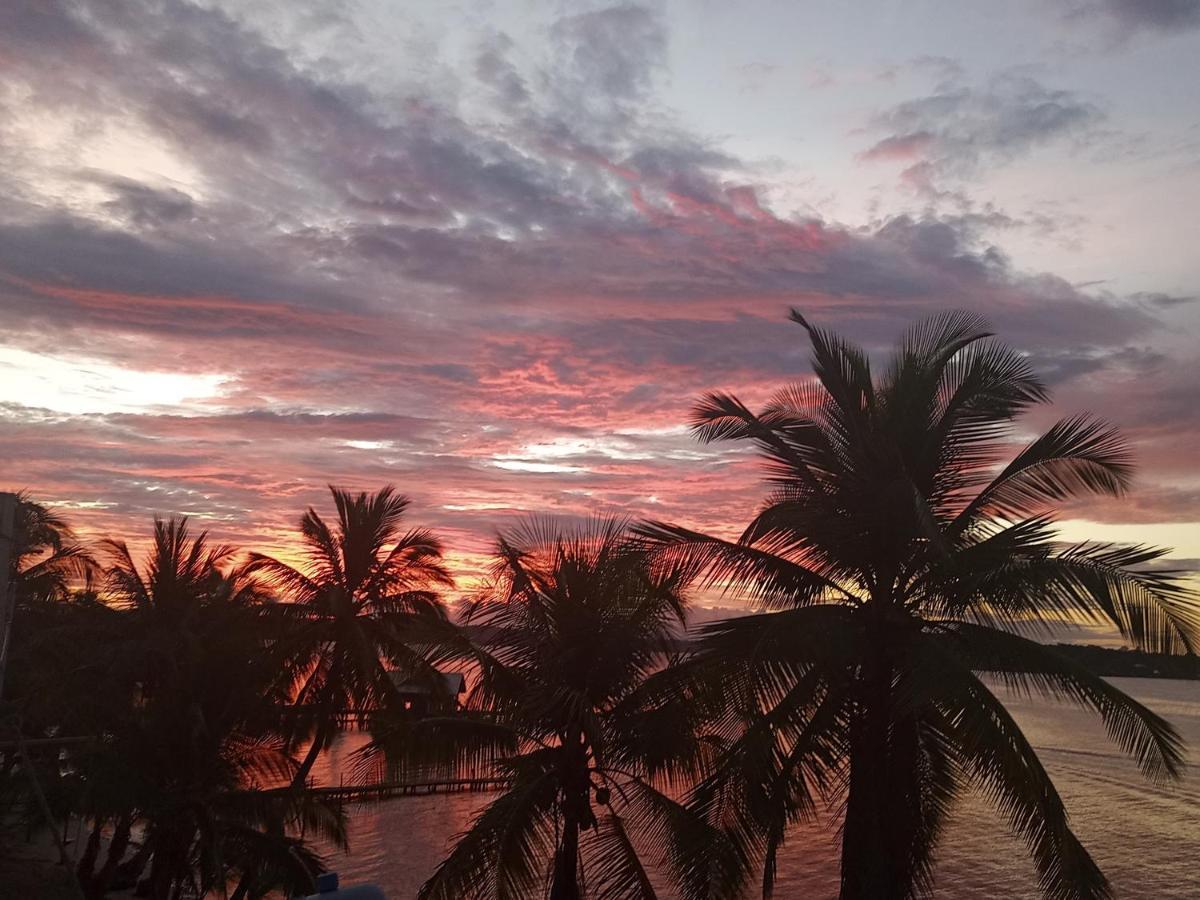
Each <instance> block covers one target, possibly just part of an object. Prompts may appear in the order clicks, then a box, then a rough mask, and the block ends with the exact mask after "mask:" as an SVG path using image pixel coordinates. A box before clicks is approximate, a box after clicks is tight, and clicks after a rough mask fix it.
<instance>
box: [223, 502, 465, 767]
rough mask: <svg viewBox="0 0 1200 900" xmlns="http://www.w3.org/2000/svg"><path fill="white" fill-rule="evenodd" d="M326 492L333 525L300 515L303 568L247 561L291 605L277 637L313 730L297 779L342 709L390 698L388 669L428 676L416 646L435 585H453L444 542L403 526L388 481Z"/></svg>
mask: <svg viewBox="0 0 1200 900" xmlns="http://www.w3.org/2000/svg"><path fill="white" fill-rule="evenodd" d="M330 493H331V494H332V495H333V501H334V505H335V507H336V508H337V516H338V518H337V523H336V525H335V526H334V527H333V528H331V527H330V526H329V525H328V524H326V523H325V521H324V520H323V519H322V518H321V517H320V515H318V514H317V512H316V510H314V509H312V508H309V510H308V511H307V512H306V513H305V514H304V516H303V517H302V518H301V520H300V532H301V535H302V537H303V539H304V545H305V566H304V567H303V569H297V568H294V567H292V566H290V565H288V564H287V563H284V562H281V561H279V560H276V559H273V558H272V557H269V556H264V555H262V554H257V553H255V554H251V556H250V560H249V562H248V564H247V566H246V571H247V572H248V573H250V574H255V575H260V576H262V577H264V578H265V579H266V582H267V583H268V584H269V585H270V586H271V587H273V588H274V589H275V590H276V591H278V592H279V593H280V594H281V595H282V596H283V597H284V598H285V599H287V600H289V601H291V602H290V603H286V604H281V605H280V608H279V612H280V613H281V615H283V616H285V617H287V618H288V619H289V623H288V625H287V627H286V630H285V631H284V637H283V638H282V641H283V643H284V644H285V646H286V647H287V648H288V655H289V657H290V658H291V660H292V668H291V670H290V671H291V673H292V675H293V676H294V679H295V703H296V706H297V707H298V708H300V709H303V710H309V711H311V716H310V719H311V721H310V726H311V733H312V735H313V736H312V743H311V744H310V746H309V751H308V753H307V755H306V756H305V759H304V761H303V762H302V764H301V766H300V769H299V770H298V771H297V773H296V783H297V784H302V783H303V782H304V779H305V778H306V777H307V775H308V773H309V771H310V769H311V767H312V765H313V763H314V762H315V761H316V757H317V755H318V754H319V753H320V751H321V750H322V749H324V747H325V746H326V745H327V744H328V741H329V740H330V738H331V737H332V736H333V734H334V733H335V731H336V725H337V721H338V716H339V715H340V714H342V713H344V712H346V711H348V710H355V709H370V708H376V707H379V706H382V705H385V704H388V703H390V702H392V701H393V700H394V699H396V688H395V684H394V682H393V681H392V678H391V676H390V675H389V672H388V666H389V665H391V666H395V667H398V668H400V669H401V670H403V671H406V672H407V673H408V674H410V675H421V674H429V666H428V664H427V662H426V660H425V659H424V657H423V656H422V655H421V652H420V649H419V648H418V647H415V646H414V645H413V643H414V642H419V641H420V640H422V639H425V640H428V639H430V638H431V637H432V636H434V635H435V634H436V630H437V626H438V625H439V624H441V623H444V619H445V616H444V612H443V610H442V605H441V602H440V600H439V598H438V595H437V590H438V589H439V588H442V587H445V586H448V585H450V584H451V583H452V581H451V578H450V574H449V572H448V571H447V570H446V568H445V567H444V566H443V565H442V562H441V558H442V546H441V542H440V541H438V539H437V538H436V537H434V535H433V534H432V533H431V532H429V531H427V530H426V529H423V528H413V529H407V530H406V529H405V528H404V527H403V521H404V516H405V512H406V511H407V509H408V506H409V502H410V501H409V499H408V498H407V497H405V496H402V495H400V494H397V493H396V492H395V490H394V489H393V488H392V487H390V486H389V487H385V488H383V489H381V490H379V491H377V492H376V493H374V494H366V493H360V494H351V493H348V492H346V491H343V490H340V489H338V488H334V487H330Z"/></svg>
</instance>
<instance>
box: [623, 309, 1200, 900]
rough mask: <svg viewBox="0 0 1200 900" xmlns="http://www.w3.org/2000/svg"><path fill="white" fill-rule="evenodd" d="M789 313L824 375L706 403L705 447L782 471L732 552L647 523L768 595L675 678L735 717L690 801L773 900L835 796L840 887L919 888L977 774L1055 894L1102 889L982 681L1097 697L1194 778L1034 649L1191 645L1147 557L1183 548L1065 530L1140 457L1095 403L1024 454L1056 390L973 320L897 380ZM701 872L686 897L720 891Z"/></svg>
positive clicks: (702, 407)
mask: <svg viewBox="0 0 1200 900" xmlns="http://www.w3.org/2000/svg"><path fill="white" fill-rule="evenodd" d="M792 319H793V320H794V321H795V322H796V323H798V324H799V325H800V326H802V327H803V328H804V329H805V330H806V331H807V332H808V336H809V339H810V341H811V344H812V352H813V365H814V369H815V374H816V378H815V379H814V380H811V381H804V382H800V383H797V384H795V385H793V386H790V387H787V388H785V389H783V390H781V391H780V392H779V393H778V394H776V395H775V396H774V398H772V399H771V401H770V402H769V403H768V404H767V406H766V407H765V409H764V410H763V411H762V412H761V413H758V414H756V413H753V412H751V411H750V409H748V408H747V407H746V406H745V405H744V404H742V403H741V402H740V401H739V400H737V398H735V397H733V396H729V395H727V394H720V393H714V394H709V395H707V396H706V397H704V398H703V400H702V401H701V402H700V403H699V405H698V406H697V407H696V410H695V415H694V423H693V428H694V431H695V433H696V435H697V436H698V437H699V438H700V439H701V440H702V441H706V442H707V441H717V440H737V441H748V442H750V443H751V444H753V445H754V446H755V447H757V449H758V451H759V452H760V453H761V454H762V456H763V457H764V459H765V461H766V466H767V473H768V477H769V481H770V483H771V485H772V492H771V493H770V495H769V497H768V498H767V500H766V503H765V504H764V505H763V507H762V509H761V510H760V511H759V512H758V514H757V515H756V516H755V517H754V519H753V521H752V522H751V523H750V525H749V526H748V527H747V528H746V530H745V532H744V533H743V534H742V536H741V538H740V539H738V540H735V541H727V540H721V539H718V538H715V537H711V536H706V535H704V534H700V533H696V532H693V531H690V530H688V529H685V528H682V527H677V526H674V525H667V524H660V523H655V524H649V525H647V526H644V527H643V529H642V531H643V533H644V535H645V536H646V537H647V538H648V539H649V540H650V542H651V543H652V545H654V546H656V547H657V548H658V549H659V551H660V552H661V553H662V554H663V558H665V559H667V560H669V561H671V562H673V563H674V564H677V565H680V566H682V567H684V568H685V569H687V570H689V571H694V572H701V571H703V572H706V573H707V575H706V578H707V580H708V582H709V583H711V584H721V585H725V586H727V587H728V586H737V587H738V588H743V589H749V590H750V591H751V592H753V594H754V595H755V596H756V597H757V599H758V600H759V601H760V602H761V604H762V606H763V607H765V609H766V611H765V612H763V613H761V614H758V615H754V616H749V617H747V618H743V619H735V620H730V621H725V622H719V623H716V624H713V625H711V626H709V627H708V628H707V629H705V631H704V634H703V640H702V642H701V645H700V648H699V650H698V652H697V653H696V655H695V657H694V658H693V659H692V660H690V661H689V662H688V663H686V664H685V665H684V666H682V667H681V668H680V669H679V670H678V679H679V684H680V685H681V687H680V688H679V690H680V691H682V692H684V693H686V694H688V695H689V696H693V697H695V698H699V699H702V700H703V701H704V702H706V703H708V704H709V706H710V707H711V708H712V709H713V710H714V713H713V715H714V717H716V716H717V711H720V712H721V713H722V714H723V715H724V716H725V717H724V718H720V719H717V720H718V721H720V722H721V723H723V725H724V726H725V727H726V736H727V738H728V740H729V741H730V745H729V747H728V749H727V752H726V753H725V754H724V757H723V759H722V760H721V762H720V763H719V766H718V768H717V770H716V772H715V773H714V774H713V775H711V776H710V777H708V778H706V779H705V780H704V781H702V782H701V783H700V784H699V785H698V786H697V788H696V789H695V791H694V793H693V796H692V800H691V802H692V806H693V808H694V809H696V810H697V811H699V812H701V813H703V814H704V815H706V816H708V817H709V819H710V820H711V821H713V822H714V823H718V824H720V825H721V827H722V828H723V830H724V831H725V832H726V833H727V834H728V835H729V837H730V838H731V840H733V841H734V842H735V843H736V844H737V845H738V846H739V847H740V848H742V851H743V859H744V860H745V861H746V862H747V866H748V865H749V861H750V860H759V861H760V862H761V864H762V865H763V868H764V875H763V889H764V892H766V893H769V892H770V890H771V887H772V884H773V879H774V872H775V861H776V857H777V855H778V853H779V850H780V847H781V846H782V844H783V842H784V838H785V835H786V831H787V828H788V826H789V825H790V824H791V823H793V822H795V821H797V820H799V819H802V818H805V817H808V816H811V815H813V814H814V812H815V810H816V809H817V807H818V804H819V802H820V801H822V800H824V801H837V800H838V799H839V798H840V799H841V800H842V801H844V813H845V820H844V831H843V836H842V867H841V896H842V897H843V898H845V900H867V898H870V900H879V898H907V897H911V896H913V895H915V894H918V893H921V892H922V890H923V889H925V888H927V887H928V886H929V885H930V884H931V881H932V877H933V859H934V856H933V854H934V850H935V848H936V847H937V843H938V839H939V837H940V835H941V832H942V828H943V825H944V823H945V820H946V815H947V812H948V811H949V810H950V808H951V807H952V805H953V803H954V801H955V800H956V799H957V798H958V797H959V795H960V794H961V793H962V792H963V790H964V789H966V788H967V787H968V786H972V787H976V788H978V789H980V790H981V791H982V792H983V794H984V795H985V796H987V797H988V798H989V799H990V800H991V801H993V802H994V803H995V805H996V807H997V808H998V810H999V811H1000V813H1001V814H1002V815H1003V816H1004V817H1005V818H1007V820H1008V822H1009V823H1010V825H1011V826H1012V827H1013V828H1014V829H1015V830H1016V831H1017V832H1018V833H1020V835H1022V836H1023V838H1024V839H1025V841H1026V843H1027V844H1028V846H1029V849H1030V852H1031V853H1032V855H1033V858H1034V861H1035V863H1036V866H1037V871H1038V873H1039V876H1040V881H1041V887H1042V889H1043V891H1044V892H1045V894H1046V896H1048V897H1059V898H1092V897H1104V896H1107V895H1108V885H1107V882H1106V880H1105V878H1104V876H1103V874H1102V873H1101V872H1100V870H1099V869H1098V868H1097V866H1096V864H1095V863H1094V862H1093V861H1092V859H1091V857H1090V856H1089V855H1088V853H1087V852H1086V850H1085V849H1084V847H1083V846H1082V845H1081V844H1080V842H1079V840H1078V839H1077V838H1076V836H1075V834H1074V833H1073V832H1072V830H1071V828H1070V826H1069V824H1068V820H1067V814H1066V811H1065V809H1064V808H1063V803H1062V801H1061V800H1060V798H1059V795H1058V793H1057V792H1056V790H1055V788H1054V785H1053V784H1052V783H1051V781H1050V779H1049V778H1048V777H1047V774H1046V771H1045V770H1044V768H1043V767H1042V764H1041V762H1040V761H1039V760H1038V757H1037V756H1036V754H1035V753H1034V751H1033V749H1032V748H1031V747H1030V745H1029V743H1028V742H1027V740H1026V739H1025V737H1024V736H1023V735H1022V733H1021V731H1020V729H1019V728H1018V727H1017V725H1016V724H1015V723H1014V721H1013V719H1012V717H1011V716H1010V715H1009V713H1008V712H1007V711H1006V710H1005V708H1004V706H1003V704H1002V703H1001V702H1000V701H999V700H998V699H997V698H996V696H995V695H994V694H993V692H992V691H991V690H990V689H989V687H988V685H987V683H985V681H983V680H981V678H980V677H979V675H978V674H977V673H979V672H986V673H990V674H991V675H993V676H995V677H996V678H998V679H999V680H1001V681H1002V682H1004V683H1006V684H1008V685H1010V686H1013V687H1015V688H1018V689H1021V690H1025V691H1031V690H1032V691H1038V692H1041V693H1043V694H1045V695H1048V696H1050V697H1054V698H1059V699H1063V700H1068V701H1071V702H1074V703H1078V704H1081V705H1083V706H1085V707H1088V708H1090V709H1092V710H1094V711H1095V712H1096V713H1097V714H1098V715H1099V716H1100V718H1101V719H1102V720H1103V722H1104V725H1105V726H1106V728H1107V730H1108V734H1109V735H1110V736H1111V738H1112V739H1113V740H1114V741H1115V742H1116V743H1117V744H1119V745H1120V746H1121V747H1122V748H1123V749H1124V750H1126V751H1128V752H1129V753H1131V754H1132V755H1133V756H1134V757H1135V758H1136V759H1137V760H1138V762H1139V763H1140V764H1141V767H1142V769H1143V771H1144V772H1145V774H1146V775H1148V776H1150V777H1151V778H1164V777H1170V776H1174V775H1176V774H1177V773H1178V771H1179V769H1180V765H1181V744H1180V740H1179V738H1178V736H1177V735H1176V733H1175V731H1174V730H1173V729H1172V728H1171V726H1170V725H1168V724H1167V723H1166V722H1165V721H1164V720H1163V719H1161V718H1159V717H1158V716H1157V715H1155V714H1153V713H1152V712H1150V711H1149V710H1147V709H1146V708H1144V707H1143V706H1141V705H1140V704H1138V703H1137V702H1136V701H1134V700H1133V699H1131V698H1130V697H1128V696H1126V695H1125V694H1123V693H1122V692H1121V691H1119V690H1117V689H1116V688H1114V687H1113V686H1111V685H1110V684H1108V683H1107V682H1105V681H1103V680H1102V679H1100V678H1098V677H1096V676H1094V675H1092V674H1091V673H1090V672H1089V671H1087V670H1085V669H1084V668H1083V667H1081V666H1079V665H1078V664H1076V663H1074V662H1072V661H1071V660H1069V659H1067V658H1066V657H1064V656H1062V655H1061V654H1059V653H1057V652H1055V651H1054V650H1053V649H1051V648H1050V647H1047V646H1044V645H1042V644H1040V643H1037V642H1036V641H1035V640H1033V639H1031V638H1032V637H1034V636H1036V635H1037V633H1038V631H1039V629H1041V628H1044V627H1045V626H1046V625H1047V624H1048V623H1053V622H1059V621H1064V620H1073V621H1079V620H1083V621H1089V622H1108V623H1112V624H1113V625H1115V626H1116V627H1117V628H1118V629H1119V630H1120V631H1121V633H1122V634H1123V635H1124V636H1125V637H1126V638H1127V639H1128V640H1129V641H1130V642H1132V643H1133V644H1134V645H1136V646H1138V647H1141V648H1146V649H1149V650H1157V651H1168V650H1181V649H1185V650H1189V651H1190V650H1192V649H1193V648H1194V646H1195V641H1196V638H1197V633H1198V625H1200V616H1198V614H1197V607H1196V606H1195V604H1194V603H1193V602H1192V601H1191V599H1190V598H1189V596H1188V595H1187V593H1186V592H1185V591H1184V590H1183V589H1182V588H1181V586H1180V583H1179V581H1178V580H1177V579H1176V578H1175V577H1174V575H1175V573H1171V572H1166V571H1162V570H1159V569H1155V568H1153V567H1150V568H1147V566H1148V565H1149V564H1151V563H1154V562H1155V561H1156V560H1158V559H1159V558H1160V557H1162V556H1163V553H1164V551H1161V550H1157V549H1152V548H1148V547H1141V546H1138V547H1124V546H1113V545H1104V544H1093V543H1086V544H1076V545H1063V544H1060V543H1059V542H1058V541H1057V538H1056V533H1055V529H1054V519H1053V516H1052V512H1051V511H1052V509H1053V508H1054V506H1055V505H1056V504H1059V503H1061V502H1063V501H1066V500H1068V499H1070V498H1072V497H1075V496H1078V495H1084V494H1105V495H1114V496H1116V495H1120V494H1121V493H1122V492H1123V491H1124V490H1125V488H1126V486H1127V485H1128V483H1129V478H1130V472H1131V467H1130V455H1129V452H1128V449H1127V447H1126V445H1125V444H1124V443H1123V441H1122V440H1121V439H1120V437H1119V436H1118V434H1117V432H1116V431H1115V430H1113V429H1112V428H1110V427H1108V426H1106V425H1104V424H1103V423H1101V422H1099V421H1097V420H1094V419H1092V418H1089V417H1084V416H1077V417H1073V418H1068V419H1064V420H1062V421H1060V422H1058V423H1057V424H1055V425H1054V426H1053V427H1051V428H1050V429H1049V430H1048V431H1047V432H1045V433H1044V434H1043V435H1042V436H1041V437H1039V438H1037V439H1036V440H1034V441H1032V442H1030V443H1029V444H1027V445H1026V446H1025V447H1024V448H1023V449H1020V450H1019V452H1017V453H1016V455H1015V457H1012V458H1007V454H1008V452H1009V448H1010V447H1011V446H1012V443H1011V442H1012V441H1013V440H1014V434H1013V430H1012V424H1011V423H1012V421H1013V419H1014V418H1015V417H1016V416H1018V415H1019V414H1021V413H1022V412H1024V411H1026V410H1027V409H1029V408H1030V407H1031V406H1034V405H1035V404H1039V403H1043V402H1045V401H1046V400H1047V399H1048V398H1047V391H1046V389H1045V387H1044V386H1043V384H1042V383H1041V382H1040V381H1039V380H1038V379H1037V378H1036V377H1035V375H1034V374H1033V372H1032V371H1031V369H1030V367H1029V364H1028V362H1027V361H1026V359H1025V357H1024V356H1022V355H1021V354H1019V353H1017V352H1015V351H1014V350H1012V349H1010V348H1008V347H1006V346H1005V345H1003V344H1002V343H999V342H997V341H995V340H993V339H992V338H991V336H990V335H989V334H988V333H987V331H986V329H985V326H984V324H983V323H982V322H981V320H980V319H978V318H977V317H975V316H972V315H966V314H948V315H943V316H939V317H937V318H934V319H930V320H928V321H925V322H923V323H921V324H919V325H917V326H916V327H915V328H913V329H912V330H911V331H910V332H909V333H908V335H907V336H906V337H905V338H904V340H903V341H902V342H901V344H900V345H899V347H898V348H897V350H896V351H895V354H894V355H893V357H892V359H891V361H890V364H889V366H888V368H887V370H886V371H885V372H883V373H882V374H881V375H874V374H873V373H872V370H871V366H870V363H869V360H868V358H867V356H866V355H865V354H864V352H863V351H862V350H860V349H859V348H858V347H855V346H853V345H851V344H849V343H847V342H846V341H845V340H843V339H842V338H840V337H838V336H837V335H835V334H832V333H830V332H828V331H825V330H822V329H820V328H816V327H814V326H813V325H811V324H810V323H809V322H808V321H807V320H805V319H804V318H803V317H802V316H801V315H800V314H798V313H795V312H793V314H792ZM1006 459H1007V461H1006ZM743 874H745V875H746V876H747V877H748V871H747V872H744V873H743ZM697 876H698V877H697V878H696V879H695V881H694V883H693V884H692V885H691V886H690V888H689V891H690V892H691V895H692V896H706V895H708V894H709V893H710V891H711V885H708V884H706V881H705V877H706V876H705V873H703V872H699V873H697Z"/></svg>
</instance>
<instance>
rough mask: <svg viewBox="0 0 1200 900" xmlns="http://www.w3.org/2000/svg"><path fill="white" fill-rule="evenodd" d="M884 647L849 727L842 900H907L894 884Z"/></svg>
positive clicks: (875, 653) (868, 665) (870, 666)
mask: <svg viewBox="0 0 1200 900" xmlns="http://www.w3.org/2000/svg"><path fill="white" fill-rule="evenodd" d="M885 654H886V650H885V649H884V648H883V647H880V646H877V647H872V652H871V658H869V659H867V660H865V662H864V666H863V670H862V681H861V693H860V699H859V710H858V714H857V716H856V717H855V719H854V721H853V722H852V723H851V727H850V793H849V797H848V798H847V803H846V822H845V826H844V827H843V831H842V885H841V893H840V897H841V900H891V898H902V897H907V896H908V895H909V893H910V890H909V886H908V885H899V884H893V883H892V877H891V873H892V872H893V865H892V860H890V859H889V856H890V850H891V847H892V843H893V842H892V841H890V840H889V839H888V834H887V829H888V824H889V823H888V820H887V814H888V806H889V805H890V804H889V803H888V799H887V798H888V792H889V785H888V772H889V769H890V766H889V758H888V757H889V753H888V749H889V748H888V731H889V728H890V725H891V705H892V697H891V679H892V667H891V665H890V663H889V662H888V661H887V658H886V655H885Z"/></svg>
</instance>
